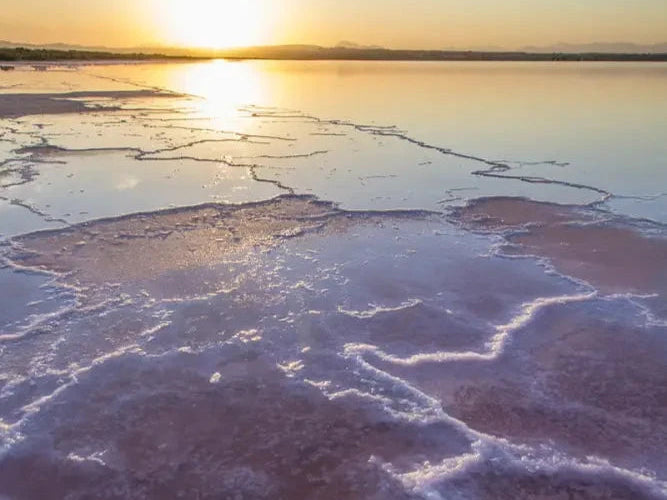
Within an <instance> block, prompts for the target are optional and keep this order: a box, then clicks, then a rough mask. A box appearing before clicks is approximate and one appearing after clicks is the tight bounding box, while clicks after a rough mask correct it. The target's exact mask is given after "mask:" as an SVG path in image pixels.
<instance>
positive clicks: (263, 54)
mask: <svg viewBox="0 0 667 500" xmlns="http://www.w3.org/2000/svg"><path fill="white" fill-rule="evenodd" d="M213 59H227V60H236V61H238V60H283V61H285V60H290V61H415V62H419V61H423V62H426V61H435V62H437V61H508V62H511V61H528V62H559V61H565V62H568V61H570V62H667V53H661V54H649V53H647V54H629V53H624V54H612V53H596V52H589V53H534V52H483V51H443V50H394V49H363V48H362V49H355V48H340V47H334V48H325V47H298V46H297V47H293V46H277V47H257V48H246V49H230V50H221V51H212V52H210V53H206V54H201V55H199V54H198V55H192V54H190V55H188V54H178V55H167V54H159V53H151V54H148V53H141V52H139V53H118V52H102V51H87V50H52V49H27V48H4V49H3V48H0V61H1V62H3V63H14V62H70V61H150V60H158V61H177V60H192V61H201V60H213ZM5 68H8V66H6V67H5Z"/></svg>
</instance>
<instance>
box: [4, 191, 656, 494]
mask: <svg viewBox="0 0 667 500" xmlns="http://www.w3.org/2000/svg"><path fill="white" fill-rule="evenodd" d="M297 200H301V203H304V204H305V205H306V206H307V205H308V204H309V203H312V200H308V199H307V198H305V199H304V198H300V199H299V198H296V199H290V198H289V197H287V198H284V202H287V203H288V207H289V204H290V203H294V202H295V201H297ZM272 203H273V204H274V206H273V207H272V208H273V209H272V210H271V212H269V213H275V212H276V210H275V209H276V206H275V204H276V202H272ZM278 203H280V202H278ZM263 205H266V204H262V203H260V204H255V205H254V207H256V208H259V209H262V208H263ZM316 206H317V205H316ZM324 208H325V210H324V217H331V216H332V211H331V210H330V207H327V206H326V204H324ZM292 210H293V209H292ZM182 212H187V209H178V210H173V211H171V212H168V213H167V214H164V216H167V217H168V216H169V215H170V214H176V215H178V214H180V213H182ZM279 213H280V212H278V214H279ZM295 213H297V214H299V215H300V219H306V220H312V219H313V215H314V214H312V213H308V212H306V214H305V217H303V215H304V214H303V210H301V211H299V210H297V211H296V212H295ZM406 215H407V216H408V218H409V217H410V216H411V215H413V214H404V216H406ZM383 216H385V217H386V216H387V214H383ZM132 218H133V216H128V217H124V218H121V219H120V222H123V221H128V222H131V220H132ZM278 218H280V215H278ZM316 218H317V217H316ZM105 223H106V224H108V223H109V222H105V221H101V222H100V223H99V224H105ZM90 226H93V227H94V226H95V223H92V224H85V225H83V226H82V228H86V230H88V228H89V227H90ZM142 227H143V226H142ZM281 229H282V228H281ZM68 232H72V229H69V230H64V231H55V232H53V231H52V232H48V233H37V234H35V235H29V236H27V237H26V238H25V240H24V241H26V242H30V241H31V240H32V241H39V239H40V238H47V239H48V238H50V237H53V236H57V235H59V234H60V233H65V234H67V233H68ZM149 234H151V233H149ZM278 234H280V232H279V233H278ZM75 236H76V235H75ZM298 237H299V234H297V238H298ZM77 238H78V236H76V237H75V238H74V239H77ZM128 241H133V240H132V239H129V240H128ZM48 247H53V248H57V247H58V245H48ZM48 247H47V248H48ZM595 295H596V294H595V292H590V293H586V294H580V295H575V296H563V297H561V296H559V297H555V298H549V299H537V300H536V301H535V302H534V303H532V304H527V305H524V306H523V307H522V308H521V309H522V310H521V311H520V312H519V314H518V315H517V316H515V317H514V318H512V319H511V320H510V321H509V322H508V323H507V324H506V325H504V326H499V327H497V330H498V332H499V333H497V334H496V338H495V339H494V340H495V345H494V342H493V341H492V343H491V346H490V347H491V350H492V351H491V354H482V353H480V354H475V355H472V356H473V357H474V358H475V359H486V360H489V359H493V357H495V356H497V355H498V354H499V353H500V352H502V348H503V341H505V340H507V337H508V336H509V335H510V333H511V331H513V329H519V328H521V327H522V326H524V325H526V324H527V323H528V322H529V321H530V320H531V318H532V317H533V315H534V313H535V312H536V311H538V310H539V309H541V308H546V307H548V306H550V305H553V304H558V303H561V304H562V303H567V302H568V301H576V300H588V299H590V298H593V297H594V296H595ZM414 305H416V303H415V302H414V301H412V302H410V301H408V302H406V303H405V304H404V306H403V307H405V306H408V307H410V306H412V307H414ZM403 307H399V308H394V307H388V308H387V307H384V308H382V307H376V308H375V309H372V310H369V311H353V312H352V314H351V316H353V317H357V318H361V319H369V318H373V317H374V316H376V315H377V314H383V313H386V312H392V311H393V312H395V311H397V310H401V309H403ZM339 311H340V312H342V313H344V314H350V311H349V310H347V309H345V308H342V307H339ZM164 327H165V324H164V323H163V324H158V325H157V326H156V327H153V328H150V329H148V330H147V331H146V332H144V333H142V334H141V336H144V335H153V334H157V333H159V331H160V330H161V329H162V328H164ZM233 338H240V337H237V336H235V337H233ZM244 338H245V337H244ZM253 338H255V339H257V340H259V339H261V337H257V334H253ZM242 342H244V343H245V340H243V341H242ZM136 347H137V346H132V349H136ZM494 350H495V352H494ZM360 351H361V352H363V351H364V349H359V346H354V345H351V344H348V345H346V346H345V351H344V352H345V353H346V356H348V357H351V358H353V359H354V360H356V362H358V363H359V364H360V366H361V367H362V368H363V369H364V370H369V371H371V372H373V373H375V375H377V376H379V377H380V378H385V379H388V380H390V381H391V383H392V384H393V385H401V384H405V382H403V381H401V380H400V379H396V378H395V377H391V376H389V375H388V374H386V372H382V371H378V370H377V368H374V367H373V366H372V365H369V364H368V363H367V362H365V361H363V359H361V358H360V357H359V356H358V355H359V354H360V353H361V352H360ZM130 352H135V353H136V352H139V351H134V350H131V351H130ZM123 353H124V351H122V352H120V353H119V354H121V355H122V354H123ZM427 356H428V355H427ZM433 356H435V358H436V359H435V360H437V361H441V360H443V358H441V357H440V356H441V355H440V354H435V355H433ZM453 356H454V358H453V359H456V358H457V355H456V354H454V355H453ZM114 357H115V356H111V357H110V358H107V357H103V358H101V359H99V360H98V359H96V360H95V361H93V363H92V364H91V365H90V367H86V368H81V369H79V370H77V371H76V372H75V374H74V375H73V380H72V384H74V383H75V382H76V376H77V375H79V374H82V373H87V372H88V371H89V370H90V369H91V368H92V367H94V366H96V365H97V364H99V363H100V362H104V361H105V360H107V359H113V358H114ZM391 361H393V362H395V361H396V360H395V359H391ZM316 385H317V383H316ZM66 387H70V385H69V384H68V385H67V386H66ZM405 388H406V390H408V392H411V393H412V394H414V395H415V396H416V397H417V400H418V401H422V403H423V404H426V408H429V407H430V408H431V410H427V411H426V413H423V414H422V411H421V410H420V411H419V412H418V413H417V414H415V415H414V416H412V417H408V418H409V419H410V420H412V419H414V418H415V417H416V416H417V415H420V414H421V415H422V416H421V417H417V421H422V419H423V418H426V420H425V422H438V421H442V422H447V423H450V424H451V423H455V424H456V427H457V428H459V429H460V430H462V431H463V432H464V433H465V434H466V435H468V436H469V437H470V438H471V439H472V438H475V439H476V440H479V439H480V438H483V439H495V438H491V436H488V435H484V434H480V433H477V432H475V431H473V430H472V429H470V428H468V427H467V426H466V425H465V424H464V423H462V422H459V421H456V420H453V419H451V418H450V417H448V416H447V415H446V414H443V413H442V410H438V409H437V408H438V403H437V402H436V401H435V400H433V399H432V398H430V397H429V396H427V395H425V394H421V393H420V392H419V391H417V390H416V389H414V388H411V387H410V386H409V385H407V386H405ZM62 390H65V388H60V389H58V390H57V392H56V393H54V394H53V395H51V396H46V397H45V398H43V399H42V400H40V401H38V402H36V403H35V404H31V405H28V406H27V407H25V408H24V410H26V412H27V413H28V415H31V414H32V413H33V412H34V411H35V410H36V408H38V407H39V406H40V405H41V404H43V403H47V402H49V401H50V400H51V399H52V397H55V396H57V395H58V394H60V392H61V391H62ZM327 392H328V391H327V390H325V393H327ZM420 394H421V395H420ZM355 395H359V396H361V397H362V398H368V397H369V395H366V394H365V393H363V392H359V391H358V390H355V389H348V390H344V391H338V392H335V393H331V394H329V397H331V398H333V399H337V398H340V397H346V396H347V397H349V396H355ZM370 400H371V401H375V402H378V403H380V404H381V405H385V404H386V403H388V402H389V400H387V399H386V398H382V397H380V398H378V397H376V396H370ZM415 410H416V408H415ZM385 411H387V412H388V414H390V415H394V416H395V417H397V418H399V419H402V418H405V416H403V413H395V412H394V411H393V410H391V408H386V410H385ZM432 411H435V413H434V414H432V416H431V417H428V416H427V415H428V414H430V413H431V412H432ZM25 418H27V416H26V417H25ZM434 418H435V419H434ZM21 422H22V423H23V422H24V421H23V419H22V420H21ZM14 425H19V424H18V423H16V424H14ZM14 425H13V426H9V427H7V426H6V427H7V429H11V430H12V431H14V430H15V427H14ZM18 428H19V427H16V429H18ZM500 442H501V443H502V444H503V445H508V446H509V444H508V443H506V441H504V440H501V441H500ZM519 450H523V452H525V450H526V448H525V447H524V448H522V447H519ZM538 463H539V462H538ZM575 463H576V461H575ZM447 464H450V465H451V463H450V462H447V461H445V462H444V463H443V465H442V466H440V467H439V468H438V467H436V468H435V469H433V467H432V466H426V470H427V471H431V472H428V473H426V475H427V476H433V474H434V472H433V471H434V470H439V471H440V472H441V478H442V479H444V478H447V477H449V475H450V474H451V472H452V470H451V467H450V465H447ZM568 466H569V467H572V464H569V465H568ZM575 468H576V467H575ZM454 469H456V470H458V465H457V466H456V467H454ZM603 469H604V468H603ZM604 470H606V471H611V472H614V471H615V472H614V474H616V473H619V472H618V471H619V470H621V471H622V470H623V469H618V468H614V467H613V466H609V468H608V469H604ZM407 474H408V475H407V476H405V477H404V479H405V481H406V484H410V483H411V481H414V477H417V476H419V473H417V472H414V473H407ZM624 474H625V475H626V476H627V477H634V476H633V475H632V474H634V473H631V472H629V471H627V472H625V473H624ZM415 475H416V476H415ZM621 475H622V476H623V474H621ZM401 477H403V476H401ZM638 477H639V479H637V477H635V478H634V479H635V480H637V481H638V482H639V484H641V483H642V481H645V480H646V478H644V479H642V478H643V476H641V475H640V476H638ZM660 484H661V483H658V486H657V487H658V489H660V488H662V486H660Z"/></svg>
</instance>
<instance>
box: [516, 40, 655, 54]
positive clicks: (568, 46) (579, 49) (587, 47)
mask: <svg viewBox="0 0 667 500" xmlns="http://www.w3.org/2000/svg"><path fill="white" fill-rule="evenodd" d="M520 50H521V51H523V52H533V53H540V54H543V53H570V54H573V53H578V54H581V53H596V54H667V43H656V44H653V45H639V44H636V43H629V42H618V43H608V42H604V43H584V44H574V43H558V44H555V45H549V46H534V45H529V46H527V47H523V48H521V49H520Z"/></svg>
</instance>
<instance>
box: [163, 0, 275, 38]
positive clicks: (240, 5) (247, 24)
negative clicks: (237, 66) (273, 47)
mask: <svg viewBox="0 0 667 500" xmlns="http://www.w3.org/2000/svg"><path fill="white" fill-rule="evenodd" d="M158 8H159V10H160V13H161V15H162V18H163V22H164V28H165V29H166V36H167V38H168V39H169V41H170V42H171V43H175V44H179V45H182V46H186V47H199V48H226V47H239V46H248V45H256V44H259V43H261V42H262V40H263V36H264V26H263V24H264V20H265V14H266V13H265V12H263V9H261V8H260V5H259V2H258V0H239V1H230V0H163V1H161V2H160V3H159V7H158Z"/></svg>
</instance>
